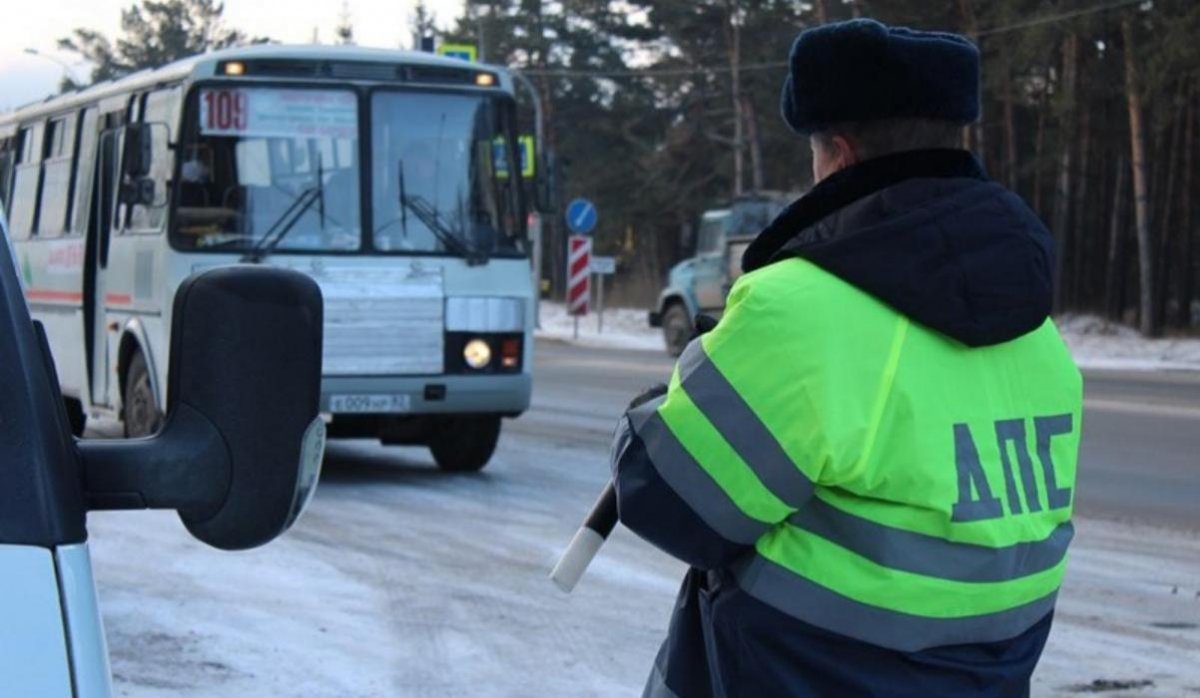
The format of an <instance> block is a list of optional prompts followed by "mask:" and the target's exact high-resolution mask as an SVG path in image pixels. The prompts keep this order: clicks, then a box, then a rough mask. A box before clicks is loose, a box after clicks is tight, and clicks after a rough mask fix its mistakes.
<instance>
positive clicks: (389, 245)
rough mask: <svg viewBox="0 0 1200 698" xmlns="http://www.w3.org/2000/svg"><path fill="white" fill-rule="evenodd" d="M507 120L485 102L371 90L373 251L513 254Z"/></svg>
mask: <svg viewBox="0 0 1200 698" xmlns="http://www.w3.org/2000/svg"><path fill="white" fill-rule="evenodd" d="M507 122H508V114H507V112H506V111H505V110H504V109H502V108H500V105H499V104H497V102H496V101H495V100H493V99H491V98H487V97H481V96H476V95H471V94H454V93H425V92H411V91H406V92H398V91H385V90H380V91H376V92H375V93H374V94H373V95H372V97H371V158H372V166H371V180H372V184H371V201H372V212H373V214H374V246H375V248H376V249H378V250H385V251H386V250H394V251H400V252H410V253H412V252H417V253H420V252H427V253H435V254H447V253H448V254H456V255H463V256H468V257H471V256H475V257H482V258H485V259H486V258H487V257H488V256H491V255H506V254H515V253H518V252H519V248H518V245H517V233H518V228H517V220H518V215H519V212H518V206H519V199H518V195H517V189H518V187H519V186H520V181H521V180H520V177H521V173H520V172H519V168H516V167H514V166H513V163H514V162H515V158H514V157H513V143H512V137H511V133H510V129H509V128H508V123H507Z"/></svg>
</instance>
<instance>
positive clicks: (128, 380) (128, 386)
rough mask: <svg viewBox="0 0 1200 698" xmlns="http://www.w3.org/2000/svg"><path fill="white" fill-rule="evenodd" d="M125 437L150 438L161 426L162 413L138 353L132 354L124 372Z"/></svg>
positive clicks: (148, 375) (144, 360) (143, 360)
mask: <svg viewBox="0 0 1200 698" xmlns="http://www.w3.org/2000/svg"><path fill="white" fill-rule="evenodd" d="M124 411H125V415H124V417H125V436H126V437H127V438H135V437H138V436H150V435H151V434H154V433H155V432H157V431H158V428H159V427H160V426H162V419H163V417H162V413H161V412H159V411H158V405H157V404H156V402H155V400H154V390H153V389H152V388H151V387H150V370H149V369H148V368H147V367H146V359H145V358H144V357H143V356H142V353H141V352H140V351H135V352H134V353H133V359H132V360H130V362H129V370H127V371H126V372H125V410H124Z"/></svg>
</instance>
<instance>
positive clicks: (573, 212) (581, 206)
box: [567, 198, 596, 235]
mask: <svg viewBox="0 0 1200 698" xmlns="http://www.w3.org/2000/svg"><path fill="white" fill-rule="evenodd" d="M567 227H568V228H570V229H571V232H573V233H578V234H580V235H587V234H588V233H590V232H592V230H594V229H595V228H596V204H593V203H592V202H591V201H588V200H587V199H582V198H580V199H575V200H574V201H572V202H571V203H570V204H567Z"/></svg>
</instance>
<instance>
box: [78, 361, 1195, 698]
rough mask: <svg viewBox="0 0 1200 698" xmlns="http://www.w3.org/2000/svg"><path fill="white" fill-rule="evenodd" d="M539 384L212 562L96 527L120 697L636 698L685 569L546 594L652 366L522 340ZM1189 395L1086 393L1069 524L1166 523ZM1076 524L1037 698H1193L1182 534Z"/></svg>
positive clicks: (652, 377) (345, 448) (375, 467)
mask: <svg viewBox="0 0 1200 698" xmlns="http://www.w3.org/2000/svg"><path fill="white" fill-rule="evenodd" d="M536 365H537V368H536V373H537V375H536V380H537V382H536V387H535V395H534V404H533V407H532V409H531V410H530V411H529V412H528V413H527V414H526V415H525V416H523V417H522V418H520V419H518V420H514V421H509V422H507V423H506V425H505V431H504V435H503V436H502V438H501V441H500V446H499V449H498V451H497V453H496V456H495V458H494V459H493V461H492V463H491V464H490V465H489V466H488V467H487V469H486V470H484V471H483V472H482V473H473V474H460V475H450V474H446V473H441V472H438V470H437V469H436V468H435V467H434V465H433V463H432V459H431V458H430V456H429V453H428V451H427V450H426V449H424V448H409V447H385V446H381V445H380V444H379V442H378V441H374V440H369V439H360V440H350V441H334V442H332V443H330V444H329V448H328V451H327V457H326V459H325V466H324V472H323V474H322V477H321V484H320V487H319V488H318V489H317V493H316V496H315V498H314V500H313V502H312V504H311V506H310V507H309V510H308V511H307V512H306V513H305V514H304V516H303V517H302V518H301V519H300V521H299V522H298V523H297V524H296V526H295V527H293V529H292V530H290V531H289V532H288V533H286V534H285V535H283V536H282V537H280V538H279V539H278V540H276V541H274V542H273V543H271V544H270V545H267V546H263V547H261V548H257V549H254V550H249V551H244V552H239V553H227V552H222V551H217V550H214V549H211V548H208V547H206V546H204V545H203V544H201V543H199V542H197V541H195V540H193V539H192V538H191V537H190V536H189V535H188V534H187V532H186V531H185V529H184V528H183V526H182V525H180V522H179V520H178V517H177V516H176V515H175V514H174V513H173V512H169V511H154V512H147V511H118V512H94V513H93V514H91V515H90V516H89V517H88V529H89V545H90V546H91V549H92V556H93V562H94V565H95V574H96V581H97V586H98V588H99V592H100V605H101V610H102V612H103V614H104V623H105V629H106V633H107V636H108V643H109V648H110V651H111V656H112V669H113V674H114V680H115V684H116V687H115V688H116V691H115V693H116V695H119V696H124V697H125V698H158V697H159V696H163V695H178V696H187V697H188V698H224V697H225V696H243V695H244V696H256V698H257V697H262V698H274V697H276V696H278V697H279V698H283V697H284V696H295V695H303V696H305V697H306V698H341V697H342V696H362V697H364V698H376V697H378V698H392V697H394V696H402V697H404V698H408V697H410V696H411V697H414V698H434V697H435V696H436V697H437V698H454V697H456V696H472V697H476V696H485V697H487V698H490V697H492V696H496V697H505V698H507V697H510V696H511V697H517V696H522V697H523V696H530V695H537V696H541V695H555V696H579V697H580V698H588V697H596V698H608V697H610V696H612V697H614V698H616V697H619V696H632V695H638V694H639V691H640V689H641V686H642V684H643V682H644V681H645V677H646V675H647V673H648V672H649V670H650V666H651V664H652V662H653V658H654V656H655V653H656V651H657V649H658V645H659V643H660V642H661V640H662V637H663V634H664V631H665V628H666V626H667V620H668V616H669V614H670V612H671V608H672V602H673V598H674V595H675V590H676V588H677V585H678V580H679V578H680V577H681V575H682V571H683V570H682V565H681V564H680V563H678V562H676V561H674V560H672V559H671V558H669V557H668V556H666V555H664V554H662V553H660V552H658V551H657V550H655V549H654V548H653V547H651V546H650V545H649V544H647V543H645V542H643V541H641V540H639V539H638V538H636V537H635V536H634V535H633V534H632V533H630V532H629V531H627V530H625V529H623V528H621V527H618V528H617V530H616V531H614V533H613V536H612V538H611V539H610V540H609V542H608V543H607V544H606V545H605V546H604V549H603V550H602V551H601V554H600V555H599V556H598V557H597V559H596V561H595V562H594V564H593V565H592V567H591V568H590V569H589V571H588V574H587V576H586V577H585V578H584V579H583V581H582V582H581V583H580V585H579V587H577V588H576V590H575V592H574V593H573V594H570V595H566V594H562V593H559V592H558V591H557V590H556V589H554V588H553V586H552V585H551V584H550V583H549V581H548V580H547V579H546V575H547V573H548V571H549V570H550V568H551V566H552V565H553V563H554V561H555V559H556V557H557V555H558V553H559V552H560V551H561V550H562V548H563V546H564V545H565V544H566V542H567V541H568V540H569V539H570V537H571V535H572V534H573V533H574V531H575V528H576V526H577V525H578V522H579V521H580V519H581V518H582V516H583V515H584V513H585V512H586V511H587V509H588V507H589V506H590V505H591V503H592V502H593V501H594V499H595V497H596V495H597V493H598V492H599V491H600V488H601V487H602V485H603V483H604V482H605V481H606V480H607V479H608V463H607V451H608V446H609V442H610V441H611V437H612V427H613V422H614V420H615V418H616V416H617V415H618V414H619V413H620V411H621V409H622V408H623V407H624V405H625V404H626V403H627V402H628V400H629V398H630V396H631V395H634V394H635V393H637V392H638V391H639V390H640V389H641V388H643V387H645V386H647V385H649V384H652V383H654V382H655V381H658V380H662V379H663V378H665V377H666V375H667V373H668V372H669V370H670V367H671V362H670V360H669V359H667V358H666V357H665V356H662V355H660V354H657V353H653V352H645V351H640V352H639V351H628V352H627V351H614V350H589V349H576V348H571V347H567V346H565V345H562V344H554V343H549V342H539V343H538V348H537V355H536ZM1197 393H1200V383H1198V382H1197V381H1196V380H1190V381H1189V380H1188V379H1187V378H1186V377H1185V378H1178V379H1177V378H1169V377H1165V376H1159V375H1141V374H1135V375H1120V374H1100V375H1097V376H1095V377H1093V379H1092V380H1091V382H1090V383H1089V400H1091V404H1090V406H1089V408H1088V411H1089V425H1094V426H1092V427H1091V428H1089V429H1088V430H1087V431H1086V432H1085V433H1086V434H1087V436H1086V437H1085V438H1086V439H1087V443H1086V445H1085V450H1086V451H1087V453H1086V454H1085V460H1086V461H1087V462H1086V463H1085V465H1084V467H1085V469H1086V470H1087V473H1085V476H1084V478H1083V483H1084V484H1083V485H1082V489H1081V493H1080V499H1081V508H1082V509H1084V510H1091V511H1092V512H1093V513H1095V512H1103V513H1106V514H1107V515H1109V516H1110V517H1126V518H1129V517H1131V516H1133V515H1136V516H1138V517H1140V518H1143V519H1146V520H1150V521H1157V522H1165V523H1168V524H1170V525H1172V526H1175V525H1178V524H1179V523H1180V522H1185V521H1186V518H1187V516H1188V512H1187V511H1186V506H1187V502H1188V501H1196V500H1197V493H1198V486H1200V483H1198V482H1197V481H1198V480H1200V473H1195V472H1192V471H1193V470H1195V468H1190V467H1188V463H1189V461H1188V455H1189V451H1191V452H1195V451H1197V450H1198V449H1196V448H1194V445H1195V441H1194V440H1192V441H1191V442H1190V443H1191V444H1192V448H1190V449H1189V448H1188V445H1187V444H1186V443H1185V441H1186V440H1187V439H1188V438H1189V437H1192V435H1193V434H1197V433H1200V430H1198V429H1197V428H1198V427H1200V409H1197V407H1196V405H1197V403H1198V402H1200V401H1198V399H1197V398H1198V395H1197ZM1193 464H1194V459H1193ZM1127 514H1128V515H1129V516H1127ZM1076 523H1077V531H1078V533H1077V536H1076V540H1075V542H1074V543H1073V544H1072V550H1071V562H1070V565H1069V566H1068V570H1067V577H1066V580H1065V582H1064V586H1063V590H1062V593H1061V594H1060V597H1059V604H1058V608H1057V609H1056V620H1055V625H1054V630H1053V631H1052V633H1051V636H1050V639H1049V642H1048V644H1047V649H1046V652H1045V654H1044V656H1043V658H1042V661H1041V663H1040V665H1039V668H1038V671H1037V673H1036V674H1035V675H1034V679H1033V695H1034V696H1038V697H1040V696H1060V695H1061V696H1071V695H1078V694H1079V693H1080V692H1087V691H1091V690H1092V688H1091V687H1092V686H1093V682H1095V681H1097V680H1106V679H1119V680H1138V681H1153V682H1154V688H1150V689H1144V690H1138V691H1137V695H1138V696H1139V698H1159V697H1162V698H1167V697H1168V696H1169V697H1172V698H1173V697H1174V696H1178V695H1185V694H1191V693H1196V692H1198V691H1200V667H1197V664H1196V662H1195V657H1197V656H1200V586H1197V585H1198V584H1200V581H1198V580H1200V562H1198V561H1200V539H1198V537H1197V536H1196V532H1195V530H1185V529H1176V530H1173V529H1172V528H1170V527H1167V528H1163V527H1156V526H1148V525H1141V524H1136V523H1131V522H1127V521H1122V522H1113V521H1102V520H1097V519H1096V518H1085V517H1080V518H1079V519H1078V520H1077V522H1076ZM1114 695H1126V694H1124V693H1117V694H1114ZM1129 695H1132V694H1129Z"/></svg>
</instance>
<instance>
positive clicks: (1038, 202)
mask: <svg viewBox="0 0 1200 698" xmlns="http://www.w3.org/2000/svg"><path fill="white" fill-rule="evenodd" d="M1046 92H1047V90H1046V89H1045V88H1043V89H1042V93H1041V95H1040V96H1039V97H1038V120H1037V137H1036V138H1035V139H1034V144H1033V197H1032V198H1033V210H1034V212H1035V213H1037V214H1038V215H1039V216H1040V215H1042V170H1044V169H1045V168H1044V167H1042V152H1043V150H1044V149H1045V147H1044V146H1045V145H1046Z"/></svg>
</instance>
